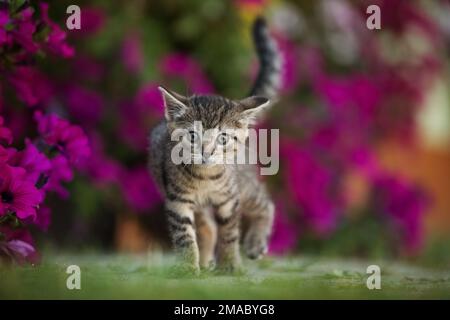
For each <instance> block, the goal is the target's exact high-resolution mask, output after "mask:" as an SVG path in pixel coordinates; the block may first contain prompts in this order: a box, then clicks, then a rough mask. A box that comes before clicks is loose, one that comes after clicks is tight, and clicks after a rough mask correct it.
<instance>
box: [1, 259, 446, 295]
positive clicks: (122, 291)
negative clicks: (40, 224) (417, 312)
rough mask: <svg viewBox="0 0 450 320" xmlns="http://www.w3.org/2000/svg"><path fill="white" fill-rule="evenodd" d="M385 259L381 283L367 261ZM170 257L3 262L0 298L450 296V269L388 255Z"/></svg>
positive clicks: (382, 264)
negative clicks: (76, 280) (233, 271)
mask: <svg viewBox="0 0 450 320" xmlns="http://www.w3.org/2000/svg"><path fill="white" fill-rule="evenodd" d="M71 264H76V265H78V266H80V268H81V290H68V289H67V288H66V279H67V277H68V274H66V268H67V266H69V265H71ZM370 264H378V265H379V266H380V267H381V272H382V278H381V286H382V288H381V290H368V289H367V287H366V280H367V277H368V275H367V274H366V268H367V266H368V265H370ZM173 266H174V261H173V259H172V257H167V256H154V255H153V256H152V257H145V256H124V255H93V254H92V255H86V254H84V255H67V256H47V257H46V258H45V259H44V260H43V262H42V263H41V264H40V265H39V266H35V267H32V266H27V267H1V268H0V299H313V298H323V299H338V298H343V299H347V298H362V299H383V298H387V299H391V298H400V299H413V298H426V299H428V298H447V299H448V298H450V272H449V271H443V270H434V269H424V268H421V267H417V266H414V265H407V264H401V263H396V262H389V261H370V262H369V261H358V260H349V259H345V260H339V259H335V260H333V259H325V258H313V257H292V258H273V257H272V258H266V259H265V260H262V261H258V262H252V261H245V262H244V266H245V270H244V272H243V273H242V274H239V275H224V274H217V273H214V272H204V273H202V274H201V275H200V276H187V275H183V276H182V275H180V274H178V273H177V272H176V271H175V269H174V267H173Z"/></svg>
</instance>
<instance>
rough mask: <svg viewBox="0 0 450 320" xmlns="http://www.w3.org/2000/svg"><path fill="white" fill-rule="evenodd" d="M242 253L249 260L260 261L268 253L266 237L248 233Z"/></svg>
mask: <svg viewBox="0 0 450 320" xmlns="http://www.w3.org/2000/svg"><path fill="white" fill-rule="evenodd" d="M244 251H245V254H246V255H247V257H248V258H250V259H260V258H262V257H263V256H264V255H265V254H266V253H267V251H268V244H267V237H266V236H263V235H259V234H256V233H252V232H249V233H248V234H247V235H246V237H245V239H244Z"/></svg>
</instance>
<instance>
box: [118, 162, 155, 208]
mask: <svg viewBox="0 0 450 320" xmlns="http://www.w3.org/2000/svg"><path fill="white" fill-rule="evenodd" d="M121 180H122V184H121V187H122V192H123V194H124V196H125V200H126V201H127V203H128V205H129V206H130V207H131V208H133V209H134V210H136V211H137V212H139V213H141V212H144V211H148V210H151V209H152V208H153V207H154V206H155V205H157V204H159V203H161V196H160V194H159V192H158V190H157V187H156V185H155V183H154V182H153V180H152V178H151V176H150V174H149V172H148V170H147V169H146V168H145V167H138V168H135V169H131V170H128V171H124V172H123V173H122V179H121Z"/></svg>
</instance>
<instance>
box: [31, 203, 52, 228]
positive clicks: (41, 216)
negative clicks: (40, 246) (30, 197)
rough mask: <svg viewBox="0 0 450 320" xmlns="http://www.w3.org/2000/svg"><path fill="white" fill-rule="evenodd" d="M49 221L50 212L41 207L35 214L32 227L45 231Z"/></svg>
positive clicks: (48, 209)
mask: <svg viewBox="0 0 450 320" xmlns="http://www.w3.org/2000/svg"><path fill="white" fill-rule="evenodd" d="M50 221H51V210H50V208H49V207H46V206H41V207H40V208H39V209H38V210H37V213H36V219H35V220H34V225H36V226H37V227H38V228H39V229H40V230H42V231H47V230H48V227H49V226H50Z"/></svg>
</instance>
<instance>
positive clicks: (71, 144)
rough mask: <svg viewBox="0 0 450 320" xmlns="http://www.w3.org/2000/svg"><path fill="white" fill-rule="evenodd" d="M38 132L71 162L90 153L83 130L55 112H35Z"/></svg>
mask: <svg viewBox="0 0 450 320" xmlns="http://www.w3.org/2000/svg"><path fill="white" fill-rule="evenodd" d="M34 118H35V120H36V121H37V123H38V132H39V133H40V134H41V136H42V138H43V140H44V142H45V143H47V144H48V145H49V146H51V147H53V148H54V149H56V150H57V151H59V152H61V153H62V154H63V155H64V156H66V157H67V158H68V159H69V160H70V162H71V163H72V164H76V163H77V162H79V161H81V160H83V159H86V158H87V157H88V156H89V155H90V147H89V140H88V138H87V136H86V134H85V133H84V132H83V130H82V129H81V128H80V127H79V126H76V125H72V124H70V123H69V122H68V121H67V120H64V119H61V118H60V117H58V116H57V115H55V114H47V115H44V114H42V112H40V111H37V112H36V113H35V117H34Z"/></svg>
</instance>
